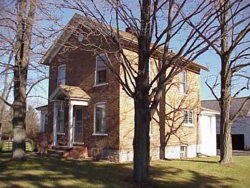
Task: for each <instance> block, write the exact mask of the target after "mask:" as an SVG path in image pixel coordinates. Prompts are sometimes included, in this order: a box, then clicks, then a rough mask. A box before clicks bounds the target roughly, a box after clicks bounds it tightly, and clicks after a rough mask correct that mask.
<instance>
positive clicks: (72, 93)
mask: <svg viewBox="0 0 250 188" xmlns="http://www.w3.org/2000/svg"><path fill="white" fill-rule="evenodd" d="M62 95H63V98H65V99H74V100H89V99H90V96H89V95H88V94H87V93H86V92H85V91H84V90H83V89H82V88H80V87H77V86H70V85H59V86H57V88H56V89H55V90H54V92H53V93H52V94H51V95H50V97H49V100H56V99H58V98H59V97H62Z"/></svg>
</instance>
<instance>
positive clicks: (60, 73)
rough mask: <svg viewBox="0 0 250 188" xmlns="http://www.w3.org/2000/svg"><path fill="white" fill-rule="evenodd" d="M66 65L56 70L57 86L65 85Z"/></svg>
mask: <svg viewBox="0 0 250 188" xmlns="http://www.w3.org/2000/svg"><path fill="white" fill-rule="evenodd" d="M65 75H66V65H60V66H59V67H58V70H57V85H65Z"/></svg>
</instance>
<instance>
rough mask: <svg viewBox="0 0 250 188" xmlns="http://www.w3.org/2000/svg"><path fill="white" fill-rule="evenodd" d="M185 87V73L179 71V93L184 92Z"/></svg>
mask: <svg viewBox="0 0 250 188" xmlns="http://www.w3.org/2000/svg"><path fill="white" fill-rule="evenodd" d="M186 88H187V75H186V71H181V72H180V93H185V92H186Z"/></svg>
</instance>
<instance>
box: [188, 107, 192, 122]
mask: <svg viewBox="0 0 250 188" xmlns="http://www.w3.org/2000/svg"><path fill="white" fill-rule="evenodd" d="M188 119H189V123H193V111H191V110H189V114H188Z"/></svg>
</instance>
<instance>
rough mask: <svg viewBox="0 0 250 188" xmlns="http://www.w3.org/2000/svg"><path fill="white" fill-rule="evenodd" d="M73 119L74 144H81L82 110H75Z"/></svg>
mask: <svg viewBox="0 0 250 188" xmlns="http://www.w3.org/2000/svg"><path fill="white" fill-rule="evenodd" d="M74 111H75V113H74V114H75V117H74V120H75V121H74V143H82V142H83V122H82V120H83V118H82V117H83V111H82V108H77V107H76V108H75V109H74Z"/></svg>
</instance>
